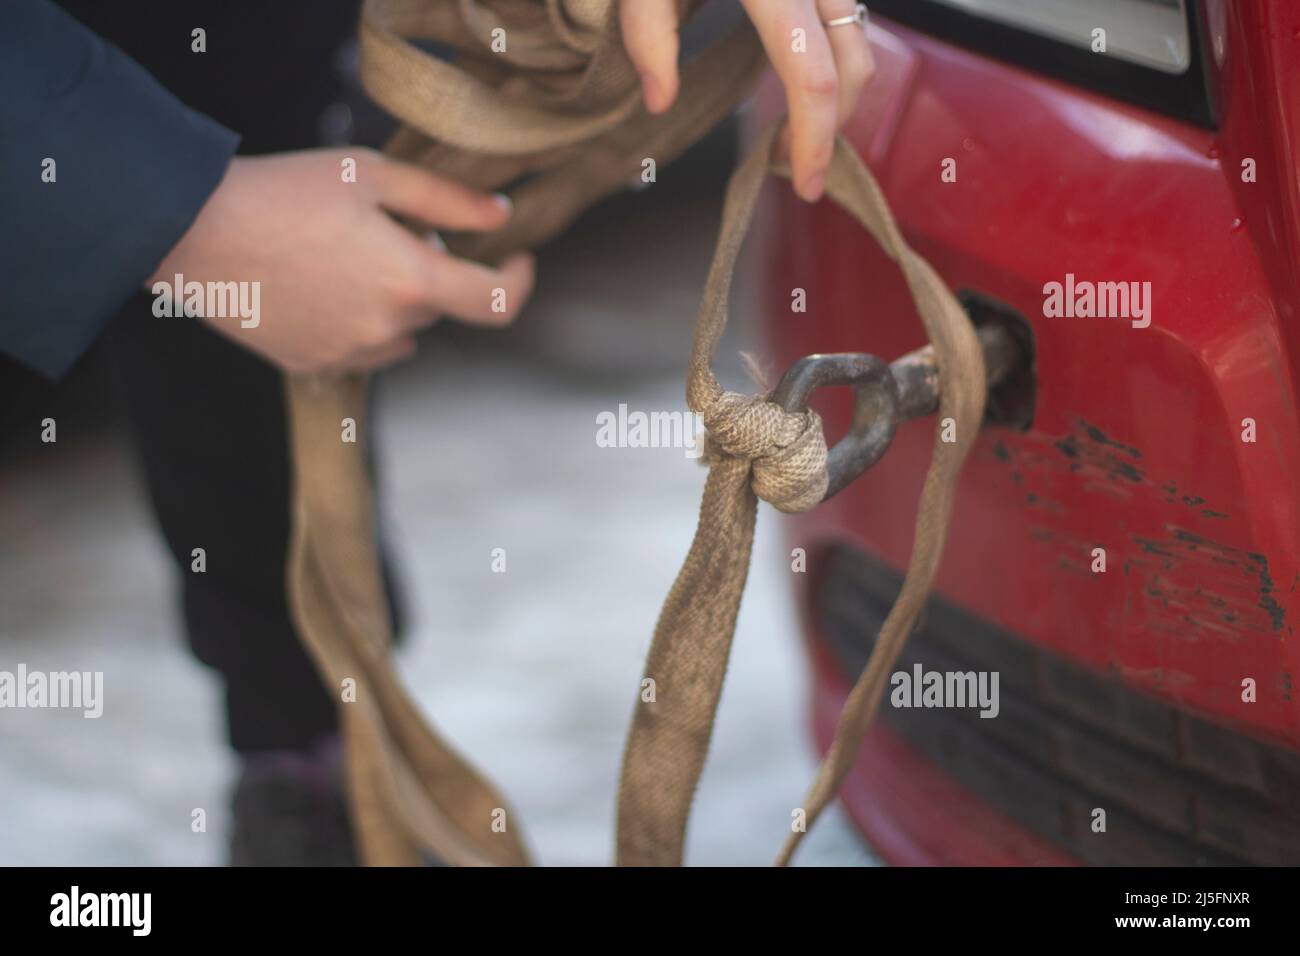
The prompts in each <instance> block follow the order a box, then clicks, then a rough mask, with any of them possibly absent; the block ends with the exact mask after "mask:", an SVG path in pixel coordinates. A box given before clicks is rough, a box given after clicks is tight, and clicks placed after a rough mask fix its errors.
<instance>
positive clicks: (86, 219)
mask: <svg viewBox="0 0 1300 956" xmlns="http://www.w3.org/2000/svg"><path fill="white" fill-rule="evenodd" d="M238 142H239V137H238V136H236V135H235V134H234V133H232V132H230V131H229V130H227V129H225V128H224V127H222V126H220V125H218V124H217V123H215V122H214V121H212V120H210V119H208V118H207V117H205V116H203V115H202V114H200V113H196V112H194V111H193V110H190V109H188V108H187V107H185V106H184V105H182V104H181V102H180V101H179V100H177V99H176V98H175V97H174V96H172V95H171V94H170V93H168V92H167V91H166V90H165V89H163V88H162V86H160V85H159V83H158V82H157V81H156V80H155V79H154V78H153V77H152V76H150V75H149V74H148V73H147V72H146V71H145V70H144V69H142V68H141V67H140V66H139V65H137V64H136V63H135V62H134V61H133V60H131V59H130V58H129V57H127V56H126V55H125V54H124V53H122V52H121V51H120V50H118V49H117V48H116V47H114V46H112V45H111V44H109V43H107V42H105V41H104V40H101V39H100V38H99V37H98V36H96V35H95V34H94V33H92V32H90V31H89V30H87V29H86V28H85V27H83V26H82V25H81V24H80V23H78V22H77V21H76V20H74V19H73V18H72V17H70V16H68V15H67V14H66V13H64V12H63V11H62V10H60V9H59V8H57V7H55V6H54V5H52V4H50V3H48V2H46V0H0V350H2V351H4V352H7V353H9V354H10V355H12V356H14V357H15V358H17V359H19V360H21V361H22V362H24V363H26V364H28V365H30V366H32V367H33V368H35V369H37V370H39V371H41V372H44V373H45V374H46V375H49V376H50V377H52V378H57V377H59V376H61V375H62V374H63V373H64V372H66V371H67V369H68V367H69V366H71V365H72V363H73V362H74V361H75V360H76V359H77V357H78V356H79V355H80V354H81V353H82V352H83V351H85V349H86V348H87V347H88V346H89V345H90V343H91V342H92V341H94V339H95V337H96V336H97V335H98V334H99V332H100V330H101V329H102V328H103V326H104V324H105V323H106V322H107V321H108V319H109V318H110V317H112V315H113V314H114V312H116V311H117V309H118V308H119V307H120V306H121V305H122V303H123V302H125V301H126V299H127V298H129V297H130V296H131V294H132V293H134V292H135V291H136V290H138V289H140V288H141V287H142V286H143V284H144V282H145V280H146V279H148V277H149V276H150V274H152V272H153V271H154V269H156V268H157V266H158V263H159V262H161V261H162V259H163V258H164V256H166V254H167V252H168V251H169V250H170V249H171V248H172V246H174V245H175V244H176V243H177V241H179V240H180V238H181V236H182V235H184V233H185V230H186V229H188V228H189V226H190V223H192V222H193V221H194V218H195V217H196V216H197V215H198V213H199V210H200V209H202V208H203V204H204V203H205V202H206V201H207V198H208V196H210V195H211V194H212V192H213V190H215V189H216V187H217V185H218V183H220V182H221V178H222V176H223V175H224V174H225V170H226V167H227V165H228V164H229V162H230V157H231V155H232V154H233V153H234V151H235V148H236V146H237V145H238ZM46 160H53V161H54V166H53V181H52V182H46V181H44V178H48V177H49V174H48V173H46V174H45V177H44V178H43V175H42V174H43V172H44V171H45V170H46V169H47V168H49V164H48V163H47V162H46Z"/></svg>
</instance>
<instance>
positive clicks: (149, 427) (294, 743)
mask: <svg viewBox="0 0 1300 956" xmlns="http://www.w3.org/2000/svg"><path fill="white" fill-rule="evenodd" d="M151 302H152V300H151V299H150V297H149V296H147V295H143V294H142V295H139V296H136V297H135V298H134V299H133V300H132V301H131V302H130V303H129V304H128V305H127V307H126V308H124V309H123V312H122V314H121V315H120V316H118V318H117V319H116V321H115V322H114V323H113V324H112V327H111V329H110V331H109V334H108V342H109V351H110V353H111V355H112V360H113V364H114V366H115V368H116V371H117V373H118V378H119V380H120V383H121V391H122V393H123V395H124V397H125V404H126V407H127V409H128V411H129V414H130V416H131V419H132V424H133V429H134V432H135V436H136V441H137V444H138V447H139V451H140V458H141V461H142V464H143V468H144V475H145V478H146V481H147V483H148V489H149V496H150V498H151V500H152V503H153V508H154V511H155V513H156V515H157V519H158V522H159V524H160V525H161V527H162V532H163V536H164V537H165V538H166V542H167V546H168V548H169V549H170V551H171V554H172V556H173V558H174V559H175V562H176V566H177V569H178V572H179V574H180V584H181V598H182V606H183V610H184V618H185V627H186V630H187V633H188V636H189V642H190V646H191V647H192V648H193V650H194V653H195V655H196V656H197V657H198V658H199V660H201V661H203V662H204V663H205V664H208V665H210V666H211V667H213V668H215V669H216V670H217V671H219V672H220V674H221V675H222V677H223V678H224V680H225V686H226V707H227V723H228V726H229V732H230V742H231V744H232V745H233V746H234V748H235V749H236V750H238V751H240V752H252V751H259V750H270V749H285V748H292V749H299V748H304V747H306V746H307V745H308V744H309V743H310V742H311V741H312V740H313V739H315V738H317V737H319V736H320V735H322V734H326V733H330V732H333V731H334V730H335V729H336V726H337V724H336V716H335V707H334V699H333V696H332V695H331V694H329V693H327V692H326V690H325V688H324V687H322V685H321V683H320V680H319V678H318V677H317V674H316V669H315V666H314V665H313V664H312V662H311V660H310V658H309V657H308V655H307V652H306V651H305V650H304V649H303V647H302V646H301V644H300V643H299V641H298V638H297V636H296V634H295V632H294V627H293V624H292V622H291V620H290V617H289V609H288V604H287V599H286V594H285V573H284V568H285V553H286V549H287V546H288V539H289V461H288V453H287V450H288V443H287V438H286V427H287V424H286V420H285V407H284V394H283V380H282V377H281V375H280V373H279V372H277V371H276V370H275V369H273V368H272V367H271V366H270V365H268V364H267V363H265V362H264V361H262V360H261V359H260V358H257V357H256V356H254V355H253V354H252V353H250V352H247V351H245V350H244V349H241V348H239V347H238V346H236V345H234V344H233V343H231V342H229V341H227V340H226V339H224V338H223V337H221V336H220V335H218V334H217V333H216V332H214V331H212V330H211V329H209V328H208V327H207V326H206V325H204V324H203V323H202V322H201V321H199V320H197V319H190V318H158V317H156V316H154V315H153V314H152V311H151ZM231 321H237V320H231ZM196 548H202V549H203V550H204V552H205V558H206V562H207V570H206V571H204V572H202V573H199V572H196V571H193V570H192V569H191V567H192V564H193V561H194V558H193V557H192V554H193V551H194V549H196Z"/></svg>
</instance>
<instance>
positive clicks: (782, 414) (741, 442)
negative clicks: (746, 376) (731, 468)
mask: <svg viewBox="0 0 1300 956" xmlns="http://www.w3.org/2000/svg"><path fill="white" fill-rule="evenodd" d="M703 415H704V425H705V427H706V428H707V429H708V430H709V438H708V452H709V456H710V458H711V459H712V458H717V457H730V458H739V459H742V460H745V461H748V462H749V463H750V465H751V467H752V468H753V477H752V479H751V483H750V484H751V487H752V488H753V489H754V494H756V495H758V497H760V498H762V499H763V500H764V501H766V502H768V503H769V504H771V505H772V506H773V507H774V508H777V509H778V510H780V511H787V512H796V511H807V510H809V509H810V508H812V507H814V506H815V505H816V504H817V503H818V502H820V501H821V500H822V498H823V497H824V496H825V494H826V483H827V478H826V436H825V435H824V434H823V433H822V420H821V417H820V416H819V415H818V414H817V413H816V412H814V411H812V410H805V411H801V412H787V411H786V410H785V409H783V408H781V406H779V405H777V404H775V403H774V402H770V401H768V400H767V398H766V396H763V395H741V394H739V393H738V392H723V393H722V394H721V395H719V396H718V398H717V399H716V400H715V401H713V402H711V403H709V405H708V406H707V407H706V408H705V409H704V412H703Z"/></svg>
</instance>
